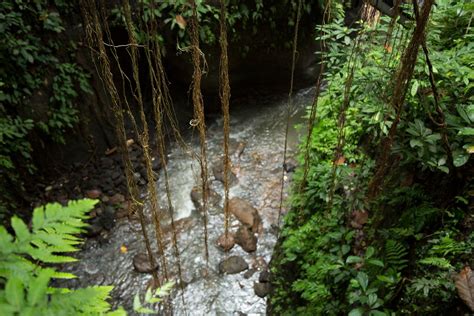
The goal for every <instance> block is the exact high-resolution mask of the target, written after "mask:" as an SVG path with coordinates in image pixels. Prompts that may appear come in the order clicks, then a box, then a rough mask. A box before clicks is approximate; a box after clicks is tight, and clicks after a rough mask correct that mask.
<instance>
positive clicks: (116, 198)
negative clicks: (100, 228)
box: [109, 193, 125, 204]
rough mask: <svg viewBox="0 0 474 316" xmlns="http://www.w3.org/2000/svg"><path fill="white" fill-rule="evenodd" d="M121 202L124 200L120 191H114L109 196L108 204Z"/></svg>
mask: <svg viewBox="0 0 474 316" xmlns="http://www.w3.org/2000/svg"><path fill="white" fill-rule="evenodd" d="M122 202H125V197H124V196H123V195H122V194H120V193H115V194H114V195H112V196H111V197H110V198H109V203H110V204H120V203H122Z"/></svg>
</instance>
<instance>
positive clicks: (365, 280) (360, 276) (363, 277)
mask: <svg viewBox="0 0 474 316" xmlns="http://www.w3.org/2000/svg"><path fill="white" fill-rule="evenodd" d="M356 280H357V282H359V285H360V286H361V288H362V290H363V291H364V292H365V291H366V290H367V286H369V276H368V275H367V274H366V273H365V272H358V273H357V276H356Z"/></svg>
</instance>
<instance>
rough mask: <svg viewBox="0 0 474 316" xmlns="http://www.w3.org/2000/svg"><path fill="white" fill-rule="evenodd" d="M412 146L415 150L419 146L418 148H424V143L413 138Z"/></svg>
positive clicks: (411, 140)
mask: <svg viewBox="0 0 474 316" xmlns="http://www.w3.org/2000/svg"><path fill="white" fill-rule="evenodd" d="M410 146H411V147H412V148H414V147H416V146H418V147H423V143H422V142H421V141H419V140H418V139H414V138H412V139H410Z"/></svg>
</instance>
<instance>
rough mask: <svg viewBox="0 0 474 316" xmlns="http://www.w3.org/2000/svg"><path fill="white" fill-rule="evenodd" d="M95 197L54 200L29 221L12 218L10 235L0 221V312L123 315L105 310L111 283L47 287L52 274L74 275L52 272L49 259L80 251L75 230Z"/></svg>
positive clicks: (56, 260) (60, 259) (62, 258)
mask: <svg viewBox="0 0 474 316" xmlns="http://www.w3.org/2000/svg"><path fill="white" fill-rule="evenodd" d="M96 203H97V201H95V200H88V199H84V200H80V201H71V202H69V203H68V205H67V206H61V205H60V204H57V203H53V204H47V205H46V206H44V207H38V208H36V209H35V210H34V211H33V218H32V221H31V225H29V226H27V225H26V224H25V223H24V222H23V221H22V220H21V219H19V218H18V217H13V218H12V219H11V227H12V229H13V231H14V235H11V234H10V233H8V231H7V230H6V228H5V227H3V226H0V285H2V286H3V290H0V312H1V314H2V315H104V314H105V315H125V312H124V311H123V310H116V311H113V312H112V311H110V304H109V303H108V302H107V301H106V300H107V299H108V298H109V294H110V291H111V290H112V287H111V286H91V287H87V288H81V289H76V290H70V289H67V288H54V287H51V285H50V282H51V280H52V279H54V278H74V277H75V276H74V275H73V274H70V273H64V272H60V271H57V270H56V269H55V268H54V267H52V266H51V265H49V264H50V263H67V262H71V261H75V260H76V259H74V258H73V257H70V256H67V255H62V254H63V253H69V252H73V251H77V250H79V249H78V248H77V246H78V245H79V244H80V243H81V242H82V239H81V238H79V237H78V236H77V235H78V234H79V233H81V232H82V231H83V229H84V227H85V226H86V224H85V223H84V219H86V218H88V217H87V213H88V212H89V211H90V210H91V209H92V208H93V206H94V205H95V204H96Z"/></svg>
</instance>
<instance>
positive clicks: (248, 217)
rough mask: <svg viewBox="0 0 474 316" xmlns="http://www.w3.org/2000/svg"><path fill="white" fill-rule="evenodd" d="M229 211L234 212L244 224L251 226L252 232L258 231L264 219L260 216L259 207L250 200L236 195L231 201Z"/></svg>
mask: <svg viewBox="0 0 474 316" xmlns="http://www.w3.org/2000/svg"><path fill="white" fill-rule="evenodd" d="M229 211H230V212H231V213H232V214H234V216H235V217H237V219H238V220H239V221H240V222H241V223H242V224H244V225H245V226H247V227H248V228H250V230H252V232H257V231H258V230H259V226H260V225H261V223H262V219H261V218H260V215H259V214H258V211H257V209H256V208H254V207H253V206H252V204H250V203H249V202H247V201H245V200H243V199H241V198H238V197H234V198H232V199H230V201H229Z"/></svg>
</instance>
